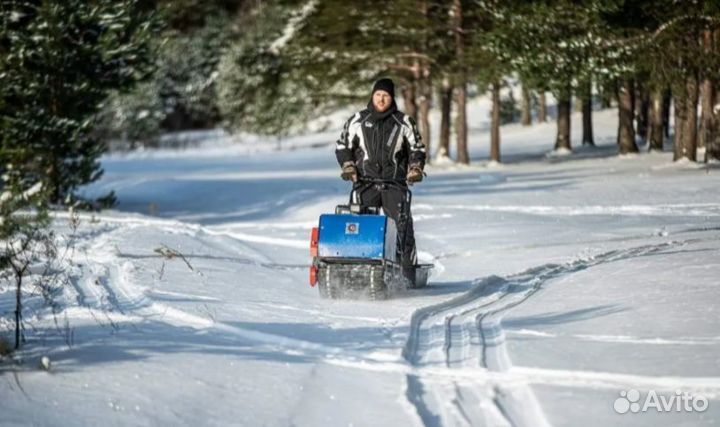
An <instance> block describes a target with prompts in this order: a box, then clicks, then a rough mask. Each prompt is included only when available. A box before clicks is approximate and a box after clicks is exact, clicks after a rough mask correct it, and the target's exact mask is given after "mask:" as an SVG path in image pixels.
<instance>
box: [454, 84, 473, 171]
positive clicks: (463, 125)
mask: <svg viewBox="0 0 720 427" xmlns="http://www.w3.org/2000/svg"><path fill="white" fill-rule="evenodd" d="M464 77H465V76H462V77H461V81H460V82H459V84H458V88H457V94H456V95H455V96H456V98H457V99H456V101H457V117H456V118H455V120H456V122H455V137H456V138H457V139H456V141H457V161H458V163H462V164H466V165H467V164H469V163H470V155H469V153H468V146H467V82H465V79H464Z"/></svg>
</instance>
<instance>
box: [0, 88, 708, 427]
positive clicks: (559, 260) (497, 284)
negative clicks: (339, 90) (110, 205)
mask: <svg viewBox="0 0 720 427" xmlns="http://www.w3.org/2000/svg"><path fill="white" fill-rule="evenodd" d="M471 107H472V108H471V111H470V117H471V118H473V117H474V118H476V120H475V121H473V123H472V125H471V132H470V137H471V147H472V155H473V159H474V161H475V162H474V166H472V167H452V166H435V167H430V168H428V178H427V179H426V181H425V182H423V183H421V184H419V185H418V186H416V187H415V189H414V207H413V214H414V217H415V220H416V234H417V240H418V245H419V249H420V251H421V258H423V259H424V260H426V261H429V262H433V263H434V264H435V270H434V275H433V276H432V277H431V280H430V282H431V283H430V286H429V287H428V288H427V289H424V290H417V291H412V292H408V293H407V294H406V295H404V296H403V297H401V298H396V299H392V300H389V301H382V302H371V301H328V300H322V299H320V298H319V296H318V294H317V289H313V288H311V287H310V286H309V285H308V283H307V282H308V278H307V276H308V271H307V266H308V262H309V251H308V240H309V231H310V228H311V227H312V226H313V224H314V223H315V221H316V220H317V217H318V215H319V214H320V213H323V212H327V211H331V210H332V209H333V208H334V206H335V205H336V204H338V203H341V202H343V201H344V200H345V199H346V197H347V192H348V184H346V183H344V182H342V181H341V180H340V179H339V177H338V174H339V171H338V168H337V166H336V164H335V160H334V154H333V145H332V142H333V141H334V138H335V137H336V132H328V133H323V134H316V135H314V136H313V135H310V136H304V137H302V138H303V139H302V141H305V142H307V141H310V142H313V143H312V144H305V142H303V143H302V144H297V146H298V147H299V146H300V145H306V148H298V149H295V150H287V151H270V150H257V152H255V153H250V152H249V151H243V150H242V149H237V148H232V147H229V148H227V149H225V148H223V147H216V148H214V149H213V151H211V152H209V153H208V152H204V153H203V152H202V151H199V150H186V151H183V152H181V153H170V152H166V151H165V152H155V153H148V152H146V153H143V154H142V155H114V156H109V157H106V158H104V160H103V166H104V168H105V170H106V173H105V176H104V177H103V179H102V180H101V181H100V182H98V183H96V184H94V185H92V186H91V187H89V188H88V189H87V190H86V192H87V194H98V195H99V194H103V193H105V192H107V191H108V190H110V189H114V190H116V192H117V195H118V198H119V201H120V203H119V205H118V207H117V209H116V210H114V211H108V212H103V213H102V214H99V215H89V214H83V215H81V224H80V227H79V229H78V232H77V236H76V239H75V243H74V250H73V251H72V252H71V254H70V255H69V256H68V259H67V262H66V268H67V269H68V272H69V273H70V277H71V279H72V280H71V285H72V286H70V287H68V288H67V289H66V292H65V293H64V294H63V296H62V297H61V298H60V302H61V304H62V307H63V310H62V311H61V312H60V313H59V315H58V317H59V318H60V319H61V322H64V319H65V318H67V320H68V324H69V328H70V329H66V330H65V332H68V333H59V332H58V330H57V328H56V327H55V326H54V323H53V319H52V316H49V315H48V313H47V311H38V312H33V313H28V319H27V320H28V324H29V325H32V328H30V327H29V328H28V330H27V336H28V340H29V341H28V343H27V345H26V351H25V352H24V353H23V354H22V357H23V359H24V362H23V364H22V365H21V367H20V369H19V370H15V372H16V373H13V371H11V370H9V369H4V370H2V368H0V396H2V398H0V424H2V425H28V424H31V425H48V426H50V425H71V426H74V425H78V426H80V425H106V426H114V425H187V426H195V425H223V426H224V425H247V426H256V425H264V426H287V425H298V426H309V425H313V426H314V425H322V426H325V425H328V426H330V425H332V426H336V425H337V426H339V425H354V426H404V425H427V426H436V425H447V426H455V425H517V426H542V425H556V426H563V425H567V426H576V425H580V424H582V425H586V426H606V425H628V426H635V425H647V426H651V425H652V426H655V425H713V424H717V423H718V422H720V332H719V331H720V313H718V310H717V309H716V307H717V305H718V304H719V303H720V288H719V285H720V280H719V279H718V272H719V271H720V193H719V192H718V188H719V186H720V169H717V168H707V167H705V166H701V165H693V164H673V163H672V162H671V154H670V153H665V154H646V153H644V154H640V155H637V156H627V157H619V156H617V155H616V148H615V147H614V146H613V140H614V135H615V132H616V119H615V112H614V111H601V112H597V114H596V115H595V119H596V123H595V132H596V135H597V142H598V145H599V146H598V147H597V148H596V149H587V148H578V149H577V150H576V152H575V153H574V154H572V155H570V156H558V157H555V156H550V157H548V156H546V155H545V153H546V152H547V150H548V149H549V148H550V147H552V142H553V137H554V129H555V127H554V124H552V123H546V124H540V125H534V126H532V127H529V128H524V127H521V126H519V125H509V126H505V127H504V128H503V134H502V137H503V155H504V160H505V161H506V162H507V163H506V164H502V165H499V166H492V165H491V166H486V165H485V161H484V160H483V159H485V158H486V156H487V146H488V134H487V126H486V122H487V105H486V104H485V103H484V102H483V101H481V102H476V103H473V104H472V106H471ZM578 119H579V117H574V122H573V134H574V136H577V135H578V134H579V132H578V129H579V126H580V125H579V120H578ZM437 128H438V127H437V124H436V123H435V126H434V129H435V130H436V129H437ZM313 138H315V140H314V141H313ZM288 142H289V143H290V144H292V143H293V141H292V140H291V141H288ZM322 143H330V144H329V145H324V146H317V145H318V144H320V145H321V144H322ZM574 143H575V145H576V146H577V137H576V138H575V140H574ZM201 154H202V155H201ZM66 222H67V216H66V215H62V214H59V215H58V217H57V219H56V221H55V227H56V228H57V229H58V230H60V231H63V230H65V231H67V225H66ZM169 251H176V252H169ZM168 253H179V254H182V256H175V257H168V256H166V255H167V254H168ZM164 254H165V255H164ZM10 297H11V295H10V293H9V291H6V292H5V293H3V294H2V295H1V298H0V310H2V313H8V312H9V310H11V301H10ZM60 329H61V332H62V328H60ZM69 332H71V333H72V334H71V335H70V334H69ZM66 341H71V342H72V345H71V346H70V347H68V346H67V345H66V343H65V342H66ZM43 355H47V356H49V357H50V359H51V361H52V368H51V370H50V371H49V372H46V371H43V370H40V369H37V368H36V366H37V364H38V360H39V358H40V357H41V356H43ZM13 369H16V368H13ZM630 390H637V391H638V392H639V394H640V400H639V401H638V402H639V403H640V406H642V404H643V403H644V402H645V398H646V396H647V395H648V394H652V393H657V395H658V396H659V397H662V398H663V399H665V400H666V401H667V399H669V398H671V397H673V396H675V397H676V399H679V398H678V397H677V395H676V391H678V392H679V393H684V392H687V393H692V394H693V395H695V396H697V399H701V398H704V399H707V403H708V405H707V408H706V409H705V410H704V411H702V412H698V411H692V412H690V411H675V410H674V409H675V406H674V403H673V406H672V407H671V408H670V409H671V411H670V412H659V411H657V410H656V409H653V408H649V409H648V410H647V411H646V412H642V411H639V412H633V409H636V408H635V407H631V406H630V405H629V404H630V403H631V402H630V401H628V400H626V399H625V398H624V397H623V398H622V399H621V393H624V394H623V395H622V396H627V397H630V398H631V399H632V400H633V401H635V400H636V399H635V397H637V396H635V392H629V391H630ZM628 392H629V393H628ZM618 399H619V400H618ZM697 399H696V404H701V403H702V401H701V400H697ZM673 402H674V401H673ZM614 407H617V408H618V409H621V410H622V409H627V408H630V411H629V412H628V413H625V414H618V413H617V412H616V411H615V410H614ZM640 409H642V408H640Z"/></svg>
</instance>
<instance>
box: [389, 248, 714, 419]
mask: <svg viewBox="0 0 720 427" xmlns="http://www.w3.org/2000/svg"><path fill="white" fill-rule="evenodd" d="M702 240H708V239H688V240H684V241H671V242H666V243H661V244H655V245H644V246H638V247H634V248H629V249H621V250H613V251H609V252H605V253H602V254H599V255H596V256H593V257H589V258H585V259H578V260H575V261H573V262H570V263H567V264H564V265H556V264H547V265H543V266H540V267H536V268H532V269H529V270H527V271H525V272H522V273H519V274H515V275H512V276H508V277H506V278H501V277H497V276H490V277H487V278H484V279H482V280H480V281H479V282H478V283H477V285H476V286H475V287H474V288H473V289H472V290H470V291H468V292H467V293H465V294H463V295H460V296H458V297H456V298H453V299H450V300H448V301H445V302H442V303H439V304H435V305H431V306H428V307H423V308H421V309H418V310H416V311H415V313H413V315H412V319H411V326H410V327H411V330H410V335H409V337H408V340H407V343H406V345H405V348H404V349H403V357H404V358H405V360H407V362H408V363H410V364H411V365H412V366H414V367H416V368H418V371H417V372H412V373H408V374H407V376H406V380H407V388H406V397H407V399H408V401H410V403H412V405H413V406H414V407H415V409H416V412H417V414H418V415H419V416H420V418H421V419H422V421H423V423H424V424H425V425H426V426H439V425H469V426H474V425H508V426H545V425H550V422H549V421H548V419H547V417H546V416H545V414H544V412H543V409H542V407H541V406H540V403H539V402H538V400H537V398H536V396H535V394H534V393H533V391H532V389H531V387H530V384H532V383H542V384H548V383H550V384H555V385H569V386H587V385H589V384H592V385H594V386H599V385H600V384H597V382H598V380H599V381H600V382H608V383H615V385H617V383H621V384H622V385H623V386H628V385H632V386H634V387H637V386H638V385H640V384H648V385H649V386H650V387H652V388H655V389H669V390H672V389H673V388H674V387H678V386H680V385H682V386H683V387H688V386H689V387H693V386H695V387H697V388H698V389H697V391H698V392H703V393H706V394H708V395H717V393H718V392H720V378H707V379H693V378H683V379H681V378H668V377H657V378H653V377H639V376H635V375H622V374H613V373H593V372H584V371H583V372H568V371H565V372H561V371H553V370H548V369H540V368H524V367H516V366H513V365H512V361H511V360H510V357H509V354H508V351H507V347H506V337H505V336H506V334H505V330H504V329H503V327H502V318H503V316H504V314H505V313H506V312H507V311H508V310H511V309H512V308H513V307H515V306H517V305H519V304H521V303H523V302H524V301H526V300H527V299H528V298H530V297H532V296H533V295H534V294H535V293H537V292H538V291H540V290H541V289H542V287H543V286H544V285H546V284H547V283H548V282H550V281H552V280H555V279H558V278H561V277H563V276H566V275H569V274H573V273H576V272H579V271H582V270H585V269H588V268H591V267H593V266H596V265H600V264H605V263H610V262H615V261H621V260H627V259H631V258H636V257H640V256H645V255H649V254H653V253H657V252H661V251H663V250H665V249H669V248H672V247H676V246H682V245H686V244H689V243H696V242H699V241H702ZM713 240H716V238H714V239H713ZM605 338H607V337H605ZM594 339H602V338H599V337H595V338H594ZM607 339H612V338H607ZM615 339H621V338H619V337H615ZM678 341H682V340H678ZM428 367H429V368H434V369H433V370H436V369H438V367H445V368H446V369H447V370H452V371H457V372H465V373H467V372H468V371H471V370H475V369H477V368H480V369H481V371H482V370H484V371H486V372H487V374H494V375H486V376H484V377H483V376H479V378H478V377H475V378H476V380H475V381H467V380H462V381H458V380H454V379H451V380H450V381H448V380H442V381H438V379H437V378H433V377H432V376H431V375H428V374H427V373H426V372H425V370H424V369H423V368H428ZM627 380H631V381H627ZM698 380H699V383H697V382H698ZM703 380H705V381H703ZM563 383H564V384H563ZM694 383H695V384H694ZM621 388H622V387H621ZM625 388H627V387H625ZM446 396H454V398H453V399H451V400H450V401H449V402H448V399H447V397H446Z"/></svg>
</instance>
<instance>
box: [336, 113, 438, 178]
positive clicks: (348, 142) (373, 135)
mask: <svg viewBox="0 0 720 427" xmlns="http://www.w3.org/2000/svg"><path fill="white" fill-rule="evenodd" d="M335 156H336V157H337V161H338V163H339V164H340V166H342V165H344V164H345V163H346V162H353V163H354V164H355V166H356V167H357V168H358V172H359V174H360V175H361V176H364V177H367V178H380V179H399V180H404V179H405V177H406V175H407V172H408V168H409V166H410V165H413V166H415V165H417V166H418V167H420V169H422V168H423V167H425V144H423V142H422V140H421V138H420V133H419V132H418V130H417V124H416V123H415V120H414V119H413V118H412V117H410V116H408V115H407V114H405V113H403V112H401V111H399V110H398V109H397V107H396V105H395V102H393V104H392V105H391V106H390V108H389V109H388V110H386V111H384V112H382V113H377V112H376V111H375V110H374V108H373V107H372V104H368V108H366V109H364V110H362V111H360V112H358V113H356V114H354V115H353V116H352V117H350V119H349V120H348V121H347V122H345V126H344V127H343V131H342V134H341V135H340V139H338V141H337V145H336V147H335Z"/></svg>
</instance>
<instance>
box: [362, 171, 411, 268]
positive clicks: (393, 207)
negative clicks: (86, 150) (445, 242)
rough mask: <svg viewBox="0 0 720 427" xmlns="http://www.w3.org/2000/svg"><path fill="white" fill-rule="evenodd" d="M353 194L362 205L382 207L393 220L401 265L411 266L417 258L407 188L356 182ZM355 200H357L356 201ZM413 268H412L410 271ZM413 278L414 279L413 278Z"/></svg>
mask: <svg viewBox="0 0 720 427" xmlns="http://www.w3.org/2000/svg"><path fill="white" fill-rule="evenodd" d="M354 189H355V190H357V191H358V192H359V193H358V192H356V193H355V194H356V195H357V196H358V197H359V198H360V200H359V202H360V204H361V205H362V206H368V207H377V208H380V207H381V208H382V209H383V212H385V215H387V216H389V217H390V218H392V219H393V220H395V225H396V227H397V232H398V252H399V253H400V263H401V264H402V266H403V267H412V266H414V265H415V261H416V259H417V256H416V253H415V232H414V230H413V221H412V215H411V213H410V200H409V194H408V192H409V190H407V189H405V190H403V189H400V188H397V187H395V186H391V185H386V184H371V185H369V186H368V185H367V184H356V185H355V187H354ZM356 202H357V201H356ZM414 271H415V269H414V268H412V272H414ZM413 280H414V279H413Z"/></svg>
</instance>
